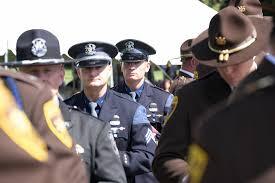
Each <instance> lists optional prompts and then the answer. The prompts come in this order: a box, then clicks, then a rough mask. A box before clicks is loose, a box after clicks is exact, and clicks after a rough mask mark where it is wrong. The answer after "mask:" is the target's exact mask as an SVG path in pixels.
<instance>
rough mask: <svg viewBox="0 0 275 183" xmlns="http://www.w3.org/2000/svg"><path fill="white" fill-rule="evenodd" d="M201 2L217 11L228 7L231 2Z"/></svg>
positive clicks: (220, 0) (209, 0)
mask: <svg viewBox="0 0 275 183" xmlns="http://www.w3.org/2000/svg"><path fill="white" fill-rule="evenodd" d="M200 1H201V2H202V3H204V4H206V5H207V6H209V7H211V8H213V9H215V10H217V11H219V10H220V9H222V8H224V7H225V6H227V4H228V2H229V0H200Z"/></svg>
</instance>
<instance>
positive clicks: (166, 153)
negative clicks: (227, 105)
mask: <svg viewBox="0 0 275 183" xmlns="http://www.w3.org/2000/svg"><path fill="white" fill-rule="evenodd" d="M174 101H177V102H175V103H176V104H174V105H175V106H174V109H173V110H174V111H172V113H171V114H170V115H171V116H170V118H169V119H168V121H167V122H166V124H165V126H164V128H163V130H162V134H161V136H160V140H159V143H158V146H157V149H156V153H155V157H154V161H153V173H154V175H155V176H156V177H157V179H158V180H159V181H160V182H161V183H162V182H163V183H164V182H165V183H170V182H179V180H180V179H182V177H184V176H185V175H186V173H187V163H186V161H185V157H186V154H187V147H188V145H189V142H190V125H189V118H188V111H187V109H185V107H184V103H185V102H184V101H182V98H181V97H180V96H175V99H174Z"/></svg>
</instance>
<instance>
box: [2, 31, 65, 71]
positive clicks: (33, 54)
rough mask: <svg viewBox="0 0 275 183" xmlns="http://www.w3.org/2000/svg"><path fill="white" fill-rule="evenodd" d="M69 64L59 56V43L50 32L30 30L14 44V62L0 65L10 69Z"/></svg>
mask: <svg viewBox="0 0 275 183" xmlns="http://www.w3.org/2000/svg"><path fill="white" fill-rule="evenodd" d="M65 63H70V62H69V61H65V60H64V59H63V58H62V57H61V54H60V46H59V41H58V39H57V37H56V36H55V35H53V34H52V33H51V32H49V31H47V30H43V29H31V30H28V31H26V32H24V33H22V34H21V35H20V36H19V38H18V39H17V43H16V61H11V62H7V63H2V64H1V65H7V66H12V67H23V66H29V65H55V64H65Z"/></svg>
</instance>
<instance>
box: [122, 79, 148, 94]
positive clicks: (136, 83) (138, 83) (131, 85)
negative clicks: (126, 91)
mask: <svg viewBox="0 0 275 183" xmlns="http://www.w3.org/2000/svg"><path fill="white" fill-rule="evenodd" d="M144 80H145V78H142V79H141V80H138V81H126V80H125V83H126V85H127V86H128V87H129V88H130V90H131V91H136V90H137V89H139V88H140V87H141V86H142V85H143V83H144Z"/></svg>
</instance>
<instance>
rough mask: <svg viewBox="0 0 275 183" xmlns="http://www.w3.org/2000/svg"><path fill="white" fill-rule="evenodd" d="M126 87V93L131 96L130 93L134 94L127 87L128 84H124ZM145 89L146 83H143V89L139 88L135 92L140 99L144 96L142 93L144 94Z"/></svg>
mask: <svg viewBox="0 0 275 183" xmlns="http://www.w3.org/2000/svg"><path fill="white" fill-rule="evenodd" d="M124 85H125V90H126V92H127V93H128V94H129V93H130V92H132V91H131V89H130V88H129V87H128V86H127V85H126V83H124ZM143 89H144V82H143V84H142V85H141V87H139V88H138V89H137V90H136V91H135V92H136V94H137V96H138V98H140V96H141V94H142V92H143Z"/></svg>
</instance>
